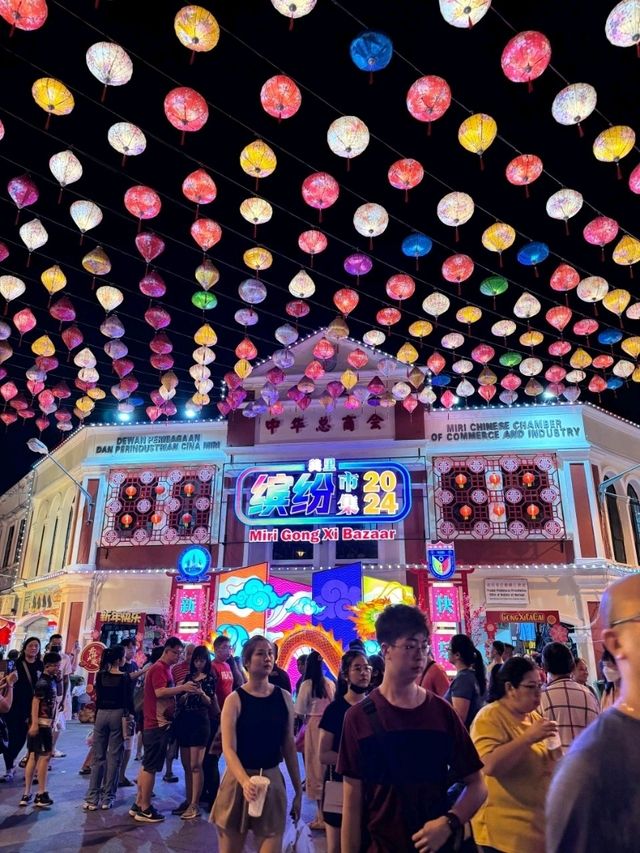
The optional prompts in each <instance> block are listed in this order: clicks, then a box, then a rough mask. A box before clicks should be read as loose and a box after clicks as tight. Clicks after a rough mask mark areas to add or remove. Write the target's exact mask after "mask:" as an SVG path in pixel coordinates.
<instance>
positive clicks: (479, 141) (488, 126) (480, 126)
mask: <svg viewBox="0 0 640 853" xmlns="http://www.w3.org/2000/svg"><path fill="white" fill-rule="evenodd" d="M497 133H498V125H497V124H496V123H495V120H494V119H492V118H491V116H489V115H487V114H486V113H476V114H475V115H472V116H469V118H466V119H465V120H464V121H463V122H462V124H461V125H460V127H459V129H458V142H459V143H460V145H462V147H463V148H466V149H467V151H471V153H472V154H477V155H478V156H479V157H480V168H481V169H483V168H484V163H483V160H482V155H483V154H484V152H485V151H486V150H487V148H489V146H490V145H491V143H492V142H493V141H494V139H495V138H496V134H497Z"/></svg>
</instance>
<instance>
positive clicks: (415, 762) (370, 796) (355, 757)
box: [337, 689, 482, 853]
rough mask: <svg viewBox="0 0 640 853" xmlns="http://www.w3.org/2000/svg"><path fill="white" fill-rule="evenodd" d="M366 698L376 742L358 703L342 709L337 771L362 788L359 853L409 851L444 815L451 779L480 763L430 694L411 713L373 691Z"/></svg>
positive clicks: (452, 717) (447, 709)
mask: <svg viewBox="0 0 640 853" xmlns="http://www.w3.org/2000/svg"><path fill="white" fill-rule="evenodd" d="M369 698H370V699H371V700H372V701H373V703H374V704H375V706H376V712H377V716H378V720H379V722H380V726H381V727H382V729H383V733H382V736H378V735H377V734H376V733H375V730H374V729H373V726H372V724H371V720H370V717H369V715H368V714H367V712H366V710H365V709H364V708H363V706H362V703H359V704H358V705H354V706H353V707H352V708H349V710H348V711H347V713H346V715H345V718H344V728H343V731H342V741H341V743H340V752H339V757H338V765H337V770H338V772H339V773H341V774H342V775H343V776H347V777H349V778H351V779H359V780H361V781H362V790H363V811H362V827H363V840H362V845H361V848H360V849H361V850H362V851H363V852H364V853H388V851H390V850H394V851H403V853H404V851H405V850H413V849H415V845H414V844H413V842H412V841H411V836H412V835H413V834H414V833H415V832H417V831H418V830H419V829H421V828H422V826H423V825H424V824H425V823H426V822H427V821H428V820H434V819H435V818H437V817H441V816H442V815H444V814H446V812H447V810H448V803H447V789H448V787H449V785H450V784H451V782H450V779H455V780H461V779H464V778H465V777H467V776H470V775H471V774H472V773H476V772H477V771H478V770H480V769H481V768H482V762H481V761H480V759H479V758H478V753H477V752H476V750H475V747H474V746H473V743H472V742H471V738H470V737H469V735H468V733H467V731H466V729H465V728H464V726H463V725H462V723H461V722H460V719H459V717H458V715H457V714H456V712H455V711H454V710H453V708H452V707H451V705H449V704H448V703H447V702H445V701H444V700H443V699H440V697H438V696H435V695H434V694H433V693H427V694H426V696H425V699H424V702H423V703H422V704H421V705H418V707H417V708H398V707H397V706H395V705H391V704H390V703H389V702H388V701H387V700H386V699H385V698H384V696H383V695H382V694H381V693H380V691H379V690H378V689H376V690H373V691H372V692H371V694H370V696H369ZM367 830H368V833H367V835H365V832H366V831H367Z"/></svg>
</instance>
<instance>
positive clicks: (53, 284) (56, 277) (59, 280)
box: [40, 264, 67, 296]
mask: <svg viewBox="0 0 640 853" xmlns="http://www.w3.org/2000/svg"><path fill="white" fill-rule="evenodd" d="M40 280H41V281H42V283H43V285H44V286H45V289H46V291H47V293H48V294H49V296H53V294H54V293H57V292H58V291H59V290H62V289H63V288H64V287H66V284H67V277H66V275H65V274H64V273H63V272H62V270H61V269H60V267H59V266H58V265H57V264H55V265H54V266H52V267H49V268H48V269H46V270H45V271H44V272H43V273H42V274H41V275H40Z"/></svg>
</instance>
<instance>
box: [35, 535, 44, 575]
mask: <svg viewBox="0 0 640 853" xmlns="http://www.w3.org/2000/svg"><path fill="white" fill-rule="evenodd" d="M46 532H47V525H46V524H43V525H42V533H41V534H40V546H39V548H38V557H37V559H36V570H35V573H34V577H38V575H39V574H40V558H41V557H42V546H43V545H44V535H45V533H46Z"/></svg>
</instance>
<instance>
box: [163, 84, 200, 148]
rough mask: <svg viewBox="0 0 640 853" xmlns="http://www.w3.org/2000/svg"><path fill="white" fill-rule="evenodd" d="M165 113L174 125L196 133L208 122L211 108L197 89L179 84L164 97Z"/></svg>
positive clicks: (182, 129)
mask: <svg viewBox="0 0 640 853" xmlns="http://www.w3.org/2000/svg"><path fill="white" fill-rule="evenodd" d="M164 114H165V115H166V117H167V120H168V121H169V123H170V124H172V125H173V127H175V128H177V129H178V130H180V131H182V141H183V142H184V135H185V133H187V132H188V133H194V132H195V131H198V130H200V129H201V128H203V127H204V126H205V124H206V123H207V119H208V118H209V108H208V106H207V102H206V101H205V99H204V98H203V97H202V95H200V94H199V93H198V92H196V91H195V89H189V88H188V87H186V86H179V87H178V88H177V89H172V90H171V91H170V92H169V93H168V95H167V96H166V97H165V99H164Z"/></svg>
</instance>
